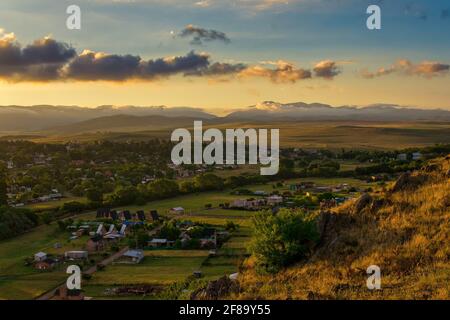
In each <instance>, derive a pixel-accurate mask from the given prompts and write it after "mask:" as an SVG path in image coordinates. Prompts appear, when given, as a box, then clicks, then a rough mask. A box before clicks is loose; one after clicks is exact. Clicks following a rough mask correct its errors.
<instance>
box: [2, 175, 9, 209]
mask: <svg viewBox="0 0 450 320" xmlns="http://www.w3.org/2000/svg"><path fill="white" fill-rule="evenodd" d="M7 193H8V191H7V186H6V173H5V170H4V168H3V167H0V206H3V205H7V204H8V196H7Z"/></svg>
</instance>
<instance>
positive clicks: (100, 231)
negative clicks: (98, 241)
mask: <svg viewBox="0 0 450 320" xmlns="http://www.w3.org/2000/svg"><path fill="white" fill-rule="evenodd" d="M105 233H106V229H105V227H104V226H103V223H100V224H99V226H98V228H97V231H96V232H95V234H98V235H100V236H102V235H104V234H105Z"/></svg>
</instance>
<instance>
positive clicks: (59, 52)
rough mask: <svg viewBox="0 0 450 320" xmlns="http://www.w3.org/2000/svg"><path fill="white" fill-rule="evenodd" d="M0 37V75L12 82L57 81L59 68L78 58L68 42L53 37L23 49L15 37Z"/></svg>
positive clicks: (7, 35) (12, 35)
mask: <svg viewBox="0 0 450 320" xmlns="http://www.w3.org/2000/svg"><path fill="white" fill-rule="evenodd" d="M0 36H2V37H0V76H1V77H8V80H11V81H21V80H30V81H49V80H53V79H57V78H58V77H59V70H60V68H61V67H62V66H63V65H64V64H65V63H66V62H68V61H69V60H70V59H72V58H73V57H75V55H76V51H75V50H74V49H73V48H71V47H70V46H69V45H67V44H66V43H62V42H57V41H55V40H53V39H50V38H43V39H40V40H36V41H35V42H34V43H33V44H31V45H28V46H26V47H25V48H22V47H21V46H20V44H19V43H17V41H16V38H15V36H14V34H12V33H10V34H6V35H5V34H0Z"/></svg>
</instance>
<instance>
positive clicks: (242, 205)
mask: <svg viewBox="0 0 450 320" xmlns="http://www.w3.org/2000/svg"><path fill="white" fill-rule="evenodd" d="M246 206H247V200H244V199H238V200H234V201H233V202H232V203H231V207H232V208H245V207H246Z"/></svg>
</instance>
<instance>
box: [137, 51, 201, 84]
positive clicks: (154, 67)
mask: <svg viewBox="0 0 450 320" xmlns="http://www.w3.org/2000/svg"><path fill="white" fill-rule="evenodd" d="M209 64H210V62H209V55H207V54H204V53H200V54H198V53H195V52H194V51H191V52H189V53H188V54H187V55H185V56H178V57H171V58H160V59H156V60H150V61H147V62H145V63H144V64H143V68H142V75H143V76H144V77H150V78H153V77H159V76H169V75H173V74H177V73H183V74H185V75H187V74H189V73H194V72H199V71H201V70H203V69H205V68H207V67H208V66H209Z"/></svg>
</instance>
